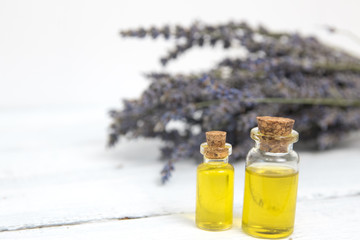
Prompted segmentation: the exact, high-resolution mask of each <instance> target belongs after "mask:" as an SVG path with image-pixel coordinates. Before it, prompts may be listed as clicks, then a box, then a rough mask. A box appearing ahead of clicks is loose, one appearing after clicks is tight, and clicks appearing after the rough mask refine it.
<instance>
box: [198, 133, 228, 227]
mask: <svg viewBox="0 0 360 240" xmlns="http://www.w3.org/2000/svg"><path fill="white" fill-rule="evenodd" d="M206 141H207V142H205V143H203V144H201V146H200V152H201V153H202V154H203V155H204V162H203V163H202V164H200V165H199V166H198V168H197V186H196V225H197V226H198V227H199V228H201V229H204V230H210V231H220V230H226V229H230V228H231V227H232V222H233V197H234V168H233V166H232V165H231V164H229V163H228V157H229V155H231V149H232V148H231V145H230V144H228V143H225V142H226V132H222V131H210V132H206Z"/></svg>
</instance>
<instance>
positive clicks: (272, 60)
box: [109, 22, 360, 182]
mask: <svg viewBox="0 0 360 240" xmlns="http://www.w3.org/2000/svg"><path fill="white" fill-rule="evenodd" d="M122 35H123V36H124V37H138V38H144V37H151V38H158V37H160V36H162V37H163V38H164V39H166V40H169V41H175V47H174V48H173V50H171V51H170V52H169V53H168V54H167V55H166V56H164V57H163V58H162V59H161V62H162V64H164V65H166V64H167V63H168V62H169V61H170V60H173V59H175V58H178V57H180V56H181V55H182V54H183V53H184V52H186V51H189V50H190V49H192V48H194V47H203V46H206V45H209V46H214V45H215V44H222V46H223V47H224V48H239V47H240V48H243V49H244V50H245V51H246V53H247V54H246V55H245V56H243V57H238V58H234V59H231V58H226V59H223V60H222V61H220V62H219V63H218V64H216V65H215V66H214V67H213V68H212V69H209V70H208V71H206V72H201V73H193V74H186V75H185V74H175V75H174V74H168V73H162V72H160V73H149V74H148V75H147V76H146V77H147V78H148V79H150V80H151V83H150V85H149V87H148V89H147V90H145V91H144V92H143V94H142V95H141V96H140V98H138V99H135V100H124V105H123V109H122V110H114V111H111V113H110V116H111V118H112V119H113V122H112V124H111V126H110V133H109V145H110V146H113V145H114V144H115V143H116V142H117V141H118V140H119V138H120V137H121V136H128V137H130V138H137V137H145V138H160V139H161V140H163V142H164V146H163V147H162V148H161V153H162V158H164V159H167V160H168V161H167V163H166V165H165V166H164V168H163V170H162V171H161V175H162V181H163V182H166V181H167V180H168V179H169V178H170V176H171V172H172V171H173V170H174V164H175V162H176V161H179V160H182V159H188V158H196V159H201V156H200V154H199V149H198V148H199V145H200V143H201V142H202V141H203V140H204V139H205V135H204V132H206V131H210V130H223V131H227V132H228V141H229V142H230V143H232V144H233V158H234V159H235V160H239V159H242V158H244V156H245V155H246V153H247V151H248V150H249V148H250V147H251V146H252V145H253V143H252V141H251V140H250V139H249V136H248V134H249V130H250V129H251V128H252V127H254V126H255V125H256V116H258V115H273V116H285V117H291V118H294V119H295V120H296V123H295V128H296V129H297V130H298V131H299V132H300V134H301V139H302V142H309V143H313V144H312V145H313V146H316V147H317V148H318V149H327V148H330V147H332V146H334V145H335V144H336V143H337V142H339V141H340V140H341V139H343V138H344V137H345V136H346V135H347V133H349V132H351V131H354V130H355V129H359V128H360V108H359V104H360V60H359V59H358V58H356V57H354V56H351V55H349V54H348V53H345V52H343V51H341V50H338V49H334V48H331V47H328V46H326V45H324V44H322V43H321V42H319V41H318V40H317V39H316V38H314V37H303V36H300V35H299V34H293V33H274V32H271V31H269V30H267V29H266V28H264V27H262V26H261V27H258V28H252V27H250V26H249V25H248V24H246V23H245V22H240V23H234V22H230V23H227V24H220V25H206V24H203V23H199V22H196V23H194V24H193V25H191V26H189V27H182V26H174V27H173V26H164V27H160V28H156V27H151V28H149V29H145V28H140V29H138V30H128V31H123V32H122ZM172 122H179V123H182V125H183V128H182V129H169V128H168V126H170V125H171V123H172Z"/></svg>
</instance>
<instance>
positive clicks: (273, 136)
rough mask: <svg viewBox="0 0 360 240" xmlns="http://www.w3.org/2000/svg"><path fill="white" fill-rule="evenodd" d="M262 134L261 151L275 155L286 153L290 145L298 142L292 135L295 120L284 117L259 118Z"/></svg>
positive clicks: (295, 136)
mask: <svg viewBox="0 0 360 240" xmlns="http://www.w3.org/2000/svg"><path fill="white" fill-rule="evenodd" d="M256 119H257V121H258V129H259V132H260V137H259V138H260V139H259V140H260V150H262V151H266V152H273V153H285V152H287V151H288V146H289V144H290V143H293V142H294V141H295V138H296V140H297V136H298V135H297V133H296V134H295V135H292V131H293V126H294V123H295V120H293V119H290V118H282V117H270V116H263V117H257V118H256Z"/></svg>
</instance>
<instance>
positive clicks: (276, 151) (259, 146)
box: [255, 141, 294, 155]
mask: <svg viewBox="0 0 360 240" xmlns="http://www.w3.org/2000/svg"><path fill="white" fill-rule="evenodd" d="M293 145H294V144H293V143H289V144H287V145H284V146H282V147H281V148H275V147H272V146H271V145H269V144H268V143H262V142H260V141H255V149H256V150H259V151H261V152H263V153H264V154H269V155H285V154H288V153H289V152H290V151H292V150H293ZM269 149H272V151H269Z"/></svg>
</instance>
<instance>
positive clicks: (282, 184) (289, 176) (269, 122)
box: [242, 117, 299, 238]
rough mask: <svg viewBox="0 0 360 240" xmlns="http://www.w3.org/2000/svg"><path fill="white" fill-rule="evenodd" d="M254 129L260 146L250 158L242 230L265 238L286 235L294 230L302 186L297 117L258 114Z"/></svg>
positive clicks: (251, 152) (246, 171)
mask: <svg viewBox="0 0 360 240" xmlns="http://www.w3.org/2000/svg"><path fill="white" fill-rule="evenodd" d="M257 120H258V128H253V129H252V130H251V138H252V139H254V140H255V142H256V145H255V147H254V148H252V149H251V150H250V151H249V154H248V156H247V159H246V170H245V193H244V204H243V217H242V229H243V230H244V231H245V232H246V233H248V234H249V235H252V236H255V237H262V238H283V237H287V236H289V235H290V234H291V233H292V232H293V230H294V220H295V208H296V195H297V186H298V164H299V157H298V154H297V153H296V152H295V151H293V150H292V145H293V143H294V142H296V141H297V140H298V133H297V132H296V131H294V130H292V127H293V124H294V120H292V119H288V118H277V117H258V118H257Z"/></svg>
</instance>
